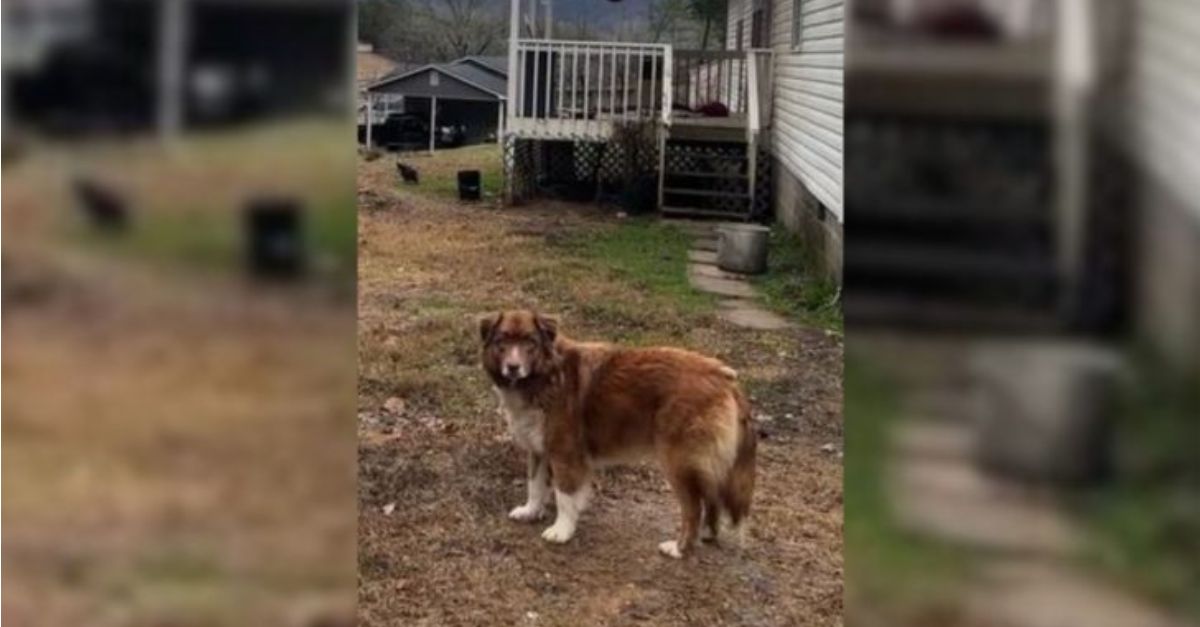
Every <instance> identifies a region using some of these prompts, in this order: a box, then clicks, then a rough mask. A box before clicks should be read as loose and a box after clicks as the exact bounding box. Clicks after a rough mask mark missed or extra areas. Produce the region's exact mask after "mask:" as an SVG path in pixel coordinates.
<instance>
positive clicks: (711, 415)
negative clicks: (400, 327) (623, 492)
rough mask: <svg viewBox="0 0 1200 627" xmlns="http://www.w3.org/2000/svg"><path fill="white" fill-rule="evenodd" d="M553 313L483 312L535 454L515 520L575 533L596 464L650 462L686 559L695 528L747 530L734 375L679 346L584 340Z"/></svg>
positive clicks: (500, 376)
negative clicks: (662, 483)
mask: <svg viewBox="0 0 1200 627" xmlns="http://www.w3.org/2000/svg"><path fill="white" fill-rule="evenodd" d="M558 327H559V322H558V320H557V318H555V317H552V316H545V315H541V314H538V313H535V312H531V311H505V312H500V313H497V314H492V315H489V316H485V317H483V318H481V319H480V320H479V335H480V339H481V340H482V342H483V348H482V361H483V368H484V370H486V371H487V373H488V375H489V376H490V378H491V380H492V383H493V384H494V386H495V390H496V394H497V396H498V397H499V400H500V403H501V408H502V410H503V413H504V416H505V419H506V421H507V422H508V426H509V430H510V432H511V435H512V438H513V441H514V442H515V443H516V444H517V446H518V447H519V448H521V449H522V450H524V451H525V452H526V453H527V455H528V473H527V475H528V495H527V499H526V501H525V503H524V504H523V505H520V506H518V507H516V508H514V509H513V510H512V511H511V512H509V518H511V519H513V520H517V521H524V522H532V521H536V520H538V519H540V518H541V517H542V514H543V513H544V511H545V506H546V504H547V503H548V501H549V500H550V496H551V488H553V497H554V502H555V506H556V514H555V520H554V523H553V524H552V525H551V526H550V527H547V528H546V529H545V531H543V532H542V538H544V539H545V540H547V541H549V542H553V543H563V542H566V541H568V540H570V539H571V538H572V537H573V536H574V535H575V528H576V524H577V523H578V521H579V515H580V513H582V512H583V510H584V508H586V507H587V504H588V500H589V498H590V496H591V493H592V489H591V476H592V471H593V470H594V469H596V468H598V467H603V466H606V465H610V464H618V463H625V462H634V461H639V460H643V459H647V458H650V459H654V460H656V461H657V462H658V465H659V466H660V467H661V469H662V471H663V473H664V474H665V475H666V478H667V481H668V483H669V484H670V486H671V489H672V491H673V492H674V494H675V497H676V498H677V499H678V501H679V507H680V511H681V514H682V520H681V523H680V526H679V534H678V536H677V537H676V538H675V539H673V540H667V541H664V542H662V543H661V544H659V545H658V549H659V551H660V552H661V553H663V554H664V555H667V556H670V557H674V558H679V557H682V556H683V555H684V554H686V553H687V552H688V551H689V550H691V549H692V548H693V546H694V544H695V541H696V539H697V538H698V536H700V535H701V534H703V536H704V537H703V538H702V539H704V540H706V541H708V540H711V541H715V540H716V539H717V536H718V534H719V531H720V527H721V521H722V518H726V519H727V520H728V522H730V523H731V524H732V528H733V530H734V531H736V532H738V535H739V536H740V535H741V533H740V532H741V531H742V530H743V523H744V522H745V520H746V517H747V515H748V514H749V510H750V502H751V497H752V495H753V492H754V476H755V447H756V443H757V436H756V434H755V430H754V428H753V425H752V424H751V422H750V407H749V403H748V401H747V400H746V396H745V394H743V392H742V390H741V388H740V387H739V386H738V384H737V373H736V372H735V371H734V370H733V369H732V368H730V367H728V366H726V365H725V364H723V363H722V362H720V361H718V360H716V359H713V358H711V357H706V356H704V355H700V354H697V353H693V352H690V351H686V350H682V349H678V348H666V347H659V348H625V347H619V346H615V345H612V344H606V343H596V342H577V341H574V340H571V339H569V338H567V337H565V336H564V335H563V334H561V333H559V331H558Z"/></svg>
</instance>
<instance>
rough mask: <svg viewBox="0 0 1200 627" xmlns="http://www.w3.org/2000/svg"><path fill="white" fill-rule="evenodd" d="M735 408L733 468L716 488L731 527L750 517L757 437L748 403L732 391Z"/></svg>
mask: <svg viewBox="0 0 1200 627" xmlns="http://www.w3.org/2000/svg"><path fill="white" fill-rule="evenodd" d="M734 394H735V397H736V399H737V406H738V445H737V453H736V456H735V457H734V460H733V466H732V467H731V468H730V469H729V474H727V475H726V476H725V481H724V482H723V483H722V485H721V488H720V494H719V496H720V499H721V507H722V509H724V510H725V513H726V514H728V515H729V519H730V521H731V522H732V523H733V526H734V527H738V526H739V525H741V523H742V521H743V520H745V519H746V517H747V516H749V515H750V501H751V500H752V499H753V497H754V468H755V461H754V458H755V451H756V449H757V448H758V434H757V433H756V432H755V430H754V423H753V421H752V419H751V416H750V403H749V401H747V400H746V395H745V394H744V393H742V391H741V390H740V389H736V388H735V390H734Z"/></svg>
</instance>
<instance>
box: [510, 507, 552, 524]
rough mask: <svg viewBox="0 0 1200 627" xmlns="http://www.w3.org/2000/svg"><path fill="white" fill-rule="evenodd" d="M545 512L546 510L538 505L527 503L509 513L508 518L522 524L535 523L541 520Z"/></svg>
mask: <svg viewBox="0 0 1200 627" xmlns="http://www.w3.org/2000/svg"><path fill="white" fill-rule="evenodd" d="M544 511H545V510H543V509H542V508H541V507H539V506H537V505H533V504H530V503H526V504H524V505H521V506H519V507H514V508H512V511H510V512H509V513H508V517H509V518H511V519H513V520H519V521H521V522H533V521H535V520H537V519H539V518H541V517H542V513H543V512H544Z"/></svg>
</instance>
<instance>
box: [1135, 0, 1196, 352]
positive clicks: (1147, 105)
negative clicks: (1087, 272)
mask: <svg viewBox="0 0 1200 627" xmlns="http://www.w3.org/2000/svg"><path fill="white" fill-rule="evenodd" d="M1131 5H1132V6H1133V7H1134V12H1135V13H1134V18H1133V19H1132V20H1131V22H1132V23H1133V24H1134V25H1135V26H1134V29H1135V32H1134V34H1133V37H1132V39H1133V41H1134V42H1136V43H1135V44H1134V51H1133V58H1132V63H1131V64H1130V65H1131V67H1130V69H1131V81H1130V86H1129V97H1130V102H1129V104H1130V107H1131V111H1130V112H1131V115H1130V118H1129V119H1130V120H1132V121H1133V134H1134V142H1135V146H1136V150H1137V152H1138V154H1139V161H1140V162H1141V169H1142V174H1143V177H1144V180H1143V182H1142V184H1141V185H1140V187H1141V189H1142V198H1141V204H1142V206H1141V207H1140V209H1141V211H1139V214H1140V216H1141V220H1142V224H1141V229H1140V230H1141V233H1142V234H1141V237H1142V245H1141V246H1140V249H1141V251H1142V253H1141V255H1142V256H1141V259H1140V260H1139V276H1138V279H1139V281H1138V290H1139V298H1138V301H1137V302H1138V313H1139V316H1138V317H1139V325H1138V326H1139V327H1140V328H1141V329H1142V332H1143V335H1145V336H1147V338H1148V339H1149V340H1150V341H1151V342H1152V343H1153V344H1155V345H1157V346H1158V347H1159V348H1160V349H1161V350H1162V352H1163V353H1164V356H1166V357H1167V358H1168V359H1169V360H1170V361H1171V362H1173V363H1174V364H1175V365H1177V366H1179V367H1181V368H1183V369H1185V370H1192V371H1194V372H1200V175H1198V173H1200V152H1197V150H1196V146H1197V145H1200V117H1197V116H1196V111H1200V65H1198V64H1197V61H1198V60H1200V5H1198V4H1197V3H1196V2H1195V1H1194V0H1143V1H1142V2H1136V3H1131Z"/></svg>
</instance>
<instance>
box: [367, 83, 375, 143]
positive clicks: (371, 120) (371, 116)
mask: <svg viewBox="0 0 1200 627" xmlns="http://www.w3.org/2000/svg"><path fill="white" fill-rule="evenodd" d="M374 124H375V95H374V94H372V93H371V90H369V89H368V90H367V122H366V126H367V150H370V149H371V127H372V126H374Z"/></svg>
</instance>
